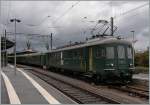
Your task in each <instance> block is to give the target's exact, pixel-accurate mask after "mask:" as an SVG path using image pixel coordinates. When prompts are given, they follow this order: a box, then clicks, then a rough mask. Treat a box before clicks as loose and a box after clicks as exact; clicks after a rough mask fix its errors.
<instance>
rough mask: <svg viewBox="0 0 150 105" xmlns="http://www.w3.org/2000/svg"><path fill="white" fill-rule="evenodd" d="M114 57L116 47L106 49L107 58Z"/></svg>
mask: <svg viewBox="0 0 150 105" xmlns="http://www.w3.org/2000/svg"><path fill="white" fill-rule="evenodd" d="M114 55H115V54H114V47H106V58H107V59H113V58H114Z"/></svg>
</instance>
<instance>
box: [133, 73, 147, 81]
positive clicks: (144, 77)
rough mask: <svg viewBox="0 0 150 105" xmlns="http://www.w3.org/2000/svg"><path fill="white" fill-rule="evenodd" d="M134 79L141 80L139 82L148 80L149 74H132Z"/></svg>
mask: <svg viewBox="0 0 150 105" xmlns="http://www.w3.org/2000/svg"><path fill="white" fill-rule="evenodd" d="M133 78H134V79H141V80H147V81H148V80H149V74H143V73H139V74H134V75H133Z"/></svg>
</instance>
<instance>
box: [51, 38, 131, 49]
mask: <svg viewBox="0 0 150 105" xmlns="http://www.w3.org/2000/svg"><path fill="white" fill-rule="evenodd" d="M112 43H117V44H127V45H131V42H129V41H127V40H121V39H117V38H105V39H99V40H96V41H91V42H86V43H84V44H79V45H74V46H70V47H65V48H60V49H54V50H52V51H49V52H58V51H65V50H71V49H77V48H82V47H88V46H93V45H102V44H112Z"/></svg>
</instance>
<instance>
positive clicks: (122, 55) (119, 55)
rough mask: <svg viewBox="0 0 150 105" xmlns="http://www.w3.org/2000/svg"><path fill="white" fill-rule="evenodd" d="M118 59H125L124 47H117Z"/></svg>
mask: <svg viewBox="0 0 150 105" xmlns="http://www.w3.org/2000/svg"><path fill="white" fill-rule="evenodd" d="M117 49H118V58H120V59H122V58H125V49H124V46H118V48H117Z"/></svg>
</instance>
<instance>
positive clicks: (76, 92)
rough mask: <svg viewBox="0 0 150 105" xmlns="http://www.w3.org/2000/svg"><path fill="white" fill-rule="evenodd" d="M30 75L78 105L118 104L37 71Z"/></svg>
mask: <svg viewBox="0 0 150 105" xmlns="http://www.w3.org/2000/svg"><path fill="white" fill-rule="evenodd" d="M30 72H31V73H32V74H34V75H36V76H37V77H39V78H40V79H42V80H44V81H46V82H47V83H48V84H50V85H52V86H53V87H55V88H57V89H58V90H59V91H61V92H63V93H64V94H66V95H67V96H69V97H71V98H72V99H73V100H75V101H76V102H78V103H80V104H110V103H111V104H118V102H116V101H114V100H110V99H107V98H105V97H102V96H98V95H97V94H94V93H91V92H90V91H87V90H84V89H81V88H78V87H75V86H72V85H70V84H67V83H64V82H62V81H60V80H56V79H54V78H52V77H50V76H48V75H46V74H44V73H41V72H38V71H34V70H32V71H30Z"/></svg>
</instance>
